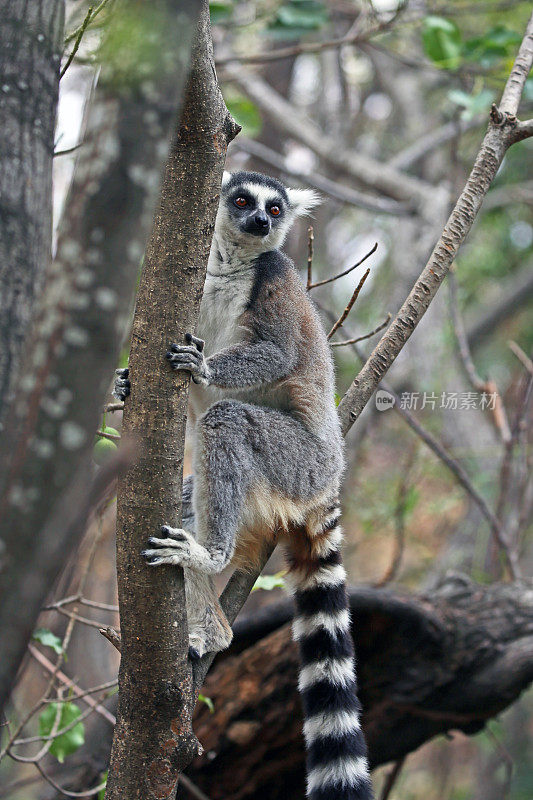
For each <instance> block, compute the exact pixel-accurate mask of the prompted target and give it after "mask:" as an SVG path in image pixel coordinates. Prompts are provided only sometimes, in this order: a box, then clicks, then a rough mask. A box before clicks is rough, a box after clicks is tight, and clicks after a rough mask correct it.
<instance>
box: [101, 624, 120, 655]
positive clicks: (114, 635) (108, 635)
mask: <svg viewBox="0 0 533 800" xmlns="http://www.w3.org/2000/svg"><path fill="white" fill-rule="evenodd" d="M99 630H100V633H101V634H102V636H103V637H104V638H105V639H107V641H108V642H111V644H112V645H113V647H115V648H116V649H117V650H118V652H119V653H120V652H121V649H122V641H121V639H120V633H119V632H118V631H116V630H115V629H114V628H111V627H107V628H99Z"/></svg>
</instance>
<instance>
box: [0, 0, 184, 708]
mask: <svg viewBox="0 0 533 800" xmlns="http://www.w3.org/2000/svg"><path fill="white" fill-rule="evenodd" d="M142 5H144V4H139V3H138V2H137V0H130V2H125V3H124V4H123V5H122V7H121V13H120V15H118V14H117V15H115V17H113V19H114V21H115V22H116V24H117V25H119V26H120V25H121V24H127V25H128V26H136V27H137V28H138V36H137V37H133V40H134V42H136V43H138V46H139V47H140V48H141V50H142V54H143V57H144V61H142V62H140V60H139V59H136V58H135V50H134V49H133V50H132V48H133V47H134V45H132V43H131V41H130V39H128V38H126V37H124V36H123V35H122V34H124V31H123V30H122V31H120V30H119V31H118V35H114V29H111V30H110V33H109V35H110V37H111V38H110V40H108V41H111V42H112V43H113V45H114V46H113V47H112V48H108V49H107V50H106V49H105V47H104V50H103V51H102V52H103V54H104V61H103V64H102V72H101V78H100V84H99V88H98V91H97V95H96V102H95V105H94V108H93V109H92V111H91V113H90V118H89V122H88V129H87V133H86V136H85V141H84V145H83V147H82V148H81V149H80V157H79V163H78V165H77V169H76V172H75V176H74V181H73V185H72V190H71V193H70V196H69V200H68V202H67V212H66V214H65V217H64V219H63V221H62V225H61V229H60V233H59V240H58V249H57V257H56V259H55V262H54V264H53V265H52V268H51V270H50V274H49V275H48V276H47V280H46V283H45V286H44V290H43V297H42V302H41V303H40V306H39V309H38V313H37V314H36V321H35V326H34V330H33V332H32V334H31V336H30V337H29V338H28V343H27V349H26V354H25V357H24V358H23V361H22V364H23V368H22V370H21V377H20V379H19V381H18V383H17V384H16V386H17V394H16V401H14V402H13V404H12V408H11V409H10V412H9V416H8V419H9V426H6V430H5V432H4V434H3V438H2V442H1V446H0V517H1V521H0V543H1V544H2V545H3V547H2V561H1V564H0V631H1V639H0V709H1V708H2V707H3V705H4V703H5V701H6V698H7V696H8V695H9V691H10V688H11V686H12V684H13V681H14V678H15V675H16V671H17V669H18V666H19V664H20V661H21V659H22V657H23V654H24V652H25V648H26V644H27V641H28V639H29V637H30V635H31V633H32V630H33V627H34V624H35V621H36V618H37V615H38V613H39V609H40V607H41V605H42V603H43V601H44V598H45V596H46V594H47V593H48V592H49V590H50V587H51V585H52V583H53V581H54V580H55V578H56V576H57V574H58V572H59V570H60V568H61V566H62V565H63V564H64V563H65V562H66V560H67V558H68V556H69V554H70V553H71V552H72V550H73V549H74V548H75V547H76V545H77V543H78V541H79V536H80V534H81V532H82V530H83V520H82V519H80V515H79V511H80V509H85V510H86V512H88V510H89V509H88V505H87V498H88V496H89V494H90V491H91V477H92V473H93V472H94V465H93V463H92V460H91V453H92V444H93V438H94V432H95V430H96V425H97V421H98V417H99V415H100V413H101V408H102V405H103V402H104V399H105V396H106V393H107V391H108V390H109V385H110V382H111V378H112V373H113V369H114V367H115V366H116V364H117V360H118V353H119V348H120V345H121V339H122V337H123V335H124V333H125V328H126V325H127V323H128V317H129V309H130V306H131V298H132V293H133V289H134V285H135V280H136V277H137V274H138V271H139V265H140V261H141V258H142V254H143V251H144V246H145V242H146V238H147V235H148V232H149V226H150V225H151V222H152V219H153V212H154V208H155V204H156V199H157V193H158V188H159V182H160V176H161V172H162V167H163V165H164V163H165V158H166V154H167V153H168V147H169V141H170V132H171V129H172V126H173V123H174V121H175V113H176V107H177V105H178V103H179V100H180V97H181V93H182V89H183V86H184V83H185V78H186V72H187V64H188V62H189V54H190V45H191V41H192V36H193V32H194V28H195V25H196V21H197V18H198V13H199V9H198V7H197V4H196V3H195V2H194V0H189V2H180V0H158V1H157V2H153V3H151V4H150V9H149V11H146V10H144V9H142V8H141V6H142ZM124 21H125V22H124ZM129 32H130V33H131V28H130V29H129ZM153 36H157V45H158V46H157V48H154V46H153ZM144 37H147V38H146V39H145V38H144ZM117 42H118V43H119V44H118V45H117ZM150 54H152V58H150ZM124 64H127V65H128V67H129V68H128V70H127V71H125V70H124ZM136 64H140V68H141V69H140V71H139V73H136V71H135V65H136Z"/></svg>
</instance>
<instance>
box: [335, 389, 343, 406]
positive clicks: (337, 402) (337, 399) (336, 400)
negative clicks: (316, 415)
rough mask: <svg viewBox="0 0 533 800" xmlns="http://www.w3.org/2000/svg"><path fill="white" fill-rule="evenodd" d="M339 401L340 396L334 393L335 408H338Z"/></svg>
mask: <svg viewBox="0 0 533 800" xmlns="http://www.w3.org/2000/svg"><path fill="white" fill-rule="evenodd" d="M341 400H342V397H341V396H340V394H337V392H335V405H336V406H337V407H338V406H339V403H340V401H341Z"/></svg>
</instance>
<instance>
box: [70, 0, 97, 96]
mask: <svg viewBox="0 0 533 800" xmlns="http://www.w3.org/2000/svg"><path fill="white" fill-rule="evenodd" d="M104 2H107V0H104ZM100 5H102V4H100ZM92 15H93V7H92V6H89V8H88V9H87V14H86V15H85V19H84V20H83V22H82V23H81V25H80V27H79V28H78V33H77V36H76V41H75V42H74V46H73V48H72V51H71V53H70V55H69V57H68V58H67V60H66V62H65V65H64V66H63V68H62V69H61V72H60V73H59V80H61V78H62V77H63V76H64V75H65V72H66V71H67V69H68V68H69V67H70V65H71V64H72V62H73V60H74V56H75V55H76V53H77V52H78V50H79V47H80V44H81V40H82V39H83V34H84V33H85V31H86V30H87V27H88V26H89V23H90V22H91V19H92Z"/></svg>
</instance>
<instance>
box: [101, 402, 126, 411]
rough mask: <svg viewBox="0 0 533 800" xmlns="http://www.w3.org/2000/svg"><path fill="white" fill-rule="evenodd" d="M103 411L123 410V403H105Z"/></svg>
mask: <svg viewBox="0 0 533 800" xmlns="http://www.w3.org/2000/svg"><path fill="white" fill-rule="evenodd" d="M104 411H105V412H107V411H124V403H107V405H105V406H104Z"/></svg>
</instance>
